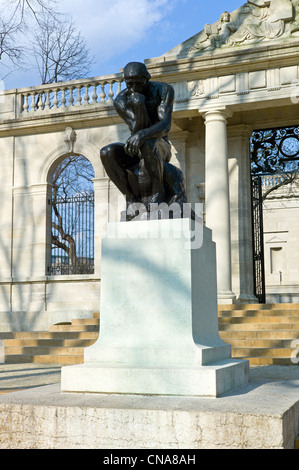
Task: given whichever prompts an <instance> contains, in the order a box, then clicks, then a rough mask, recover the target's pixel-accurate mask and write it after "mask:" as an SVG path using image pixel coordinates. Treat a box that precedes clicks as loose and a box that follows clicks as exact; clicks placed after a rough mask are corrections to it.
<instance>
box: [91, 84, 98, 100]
mask: <svg viewBox="0 0 299 470" xmlns="http://www.w3.org/2000/svg"><path fill="white" fill-rule="evenodd" d="M97 86H98V84H97V83H95V84H94V85H93V93H92V102H93V103H94V104H96V103H97V102H98V94H97Z"/></svg>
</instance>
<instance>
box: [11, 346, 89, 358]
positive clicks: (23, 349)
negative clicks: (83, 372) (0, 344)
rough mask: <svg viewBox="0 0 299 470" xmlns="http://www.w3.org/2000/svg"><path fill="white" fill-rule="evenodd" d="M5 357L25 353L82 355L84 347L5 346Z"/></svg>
mask: <svg viewBox="0 0 299 470" xmlns="http://www.w3.org/2000/svg"><path fill="white" fill-rule="evenodd" d="M4 351H5V357H7V356H13V355H18V354H25V355H36V356H44V355H55V356H56V355H59V356H61V355H67V356H76V355H79V356H81V355H82V354H84V348H83V347H59V346H58V347H55V346H44V347H43V346H33V347H31V346H8V347H5V350H4Z"/></svg>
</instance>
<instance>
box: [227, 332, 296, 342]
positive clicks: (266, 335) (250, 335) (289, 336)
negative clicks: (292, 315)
mask: <svg viewBox="0 0 299 470" xmlns="http://www.w3.org/2000/svg"><path fill="white" fill-rule="evenodd" d="M219 334H220V336H221V338H222V339H223V341H231V340H233V339H239V340H251V339H272V340H277V339H280V340H293V339H297V338H299V332H298V331H296V330H285V331H281V330H275V331H273V330H262V331H256V330H246V331H244V330H226V331H220V332H219Z"/></svg>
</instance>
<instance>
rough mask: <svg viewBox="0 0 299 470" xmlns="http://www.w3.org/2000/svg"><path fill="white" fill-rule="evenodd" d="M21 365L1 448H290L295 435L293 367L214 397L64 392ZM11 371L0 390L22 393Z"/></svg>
mask: <svg viewBox="0 0 299 470" xmlns="http://www.w3.org/2000/svg"><path fill="white" fill-rule="evenodd" d="M24 366H26V365H24V364H21V365H19V370H20V375H23V376H25V379H26V380H25V382H26V384H27V385H26V386H27V389H26V390H22V391H18V392H11V393H5V394H2V395H0V448H1V449H293V448H294V446H295V438H296V436H297V435H298V433H299V367H298V366H289V367H287V366H267V367H257V368H252V369H250V381H249V383H248V385H246V386H243V387H241V388H238V389H235V390H234V391H232V392H230V393H228V394H226V395H223V396H221V397H219V398H194V397H192V398H191V397H190V398H189V397H175V396H168V397H164V396H140V395H108V394H91V393H84V394H82V393H79V394H76V393H62V392H61V390H60V382H59V381H57V380H58V379H59V371H58V370H56V369H57V367H56V366H55V365H53V366H51V367H50V369H52V370H49V371H48V372H49V374H47V372H46V371H45V370H39V371H38V369H40V367H42V369H44V367H43V366H38V365H35V366H33V365H30V366H29V367H28V368H27V372H24V369H25V367H24ZM13 367H14V368H13V371H12V366H11V365H10V364H7V365H5V364H4V365H2V366H0V387H2V389H3V386H5V382H6V389H7V388H10V389H11V390H14V389H15V388H17V387H16V384H17V383H18V385H19V387H20V386H21V381H20V375H19V376H18V374H17V365H14V366H13ZM30 370H31V372H30ZM22 371H23V372H22ZM51 372H52V374H51ZM39 373H40V374H41V375H40V376H38V374H39ZM13 374H14V377H12V375H13ZM57 374H58V375H57ZM30 375H31V378H30ZM38 377H39V378H38ZM42 377H43V379H42ZM38 380H39V383H38V385H40V386H36V383H37V381H38ZM43 380H44V381H45V380H46V381H47V383H48V385H42V382H43ZM51 380H52V383H51ZM30 382H31V385H30ZM30 386H32V387H33V388H29V387H30Z"/></svg>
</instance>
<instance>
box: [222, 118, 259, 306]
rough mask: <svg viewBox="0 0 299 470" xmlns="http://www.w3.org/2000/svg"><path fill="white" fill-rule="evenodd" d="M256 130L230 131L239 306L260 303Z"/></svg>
mask: <svg viewBox="0 0 299 470" xmlns="http://www.w3.org/2000/svg"><path fill="white" fill-rule="evenodd" d="M251 133H252V129H251V128H250V127H249V126H247V125H245V124H239V125H235V126H230V127H229V129H228V153H229V160H228V162H229V176H230V178H229V182H230V189H231V191H230V208H231V211H230V212H231V240H232V245H231V246H232V288H233V291H234V293H235V294H236V296H237V299H238V303H257V302H258V300H257V298H256V297H255V296H254V282H253V240H252V207H251V173H250V148H249V141H250V136H251Z"/></svg>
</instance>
